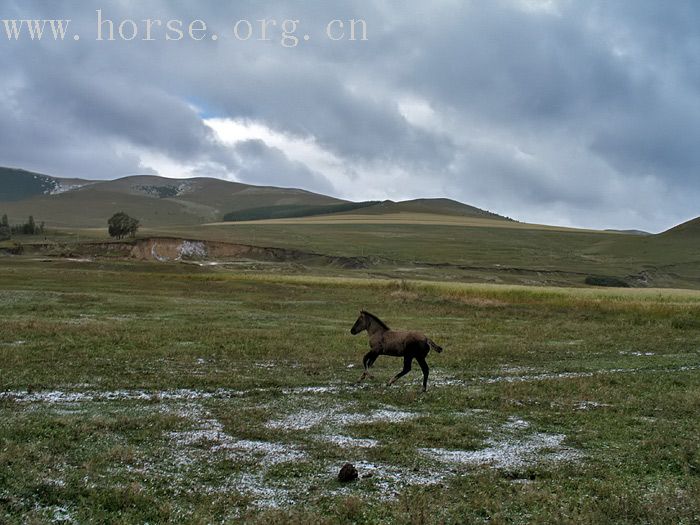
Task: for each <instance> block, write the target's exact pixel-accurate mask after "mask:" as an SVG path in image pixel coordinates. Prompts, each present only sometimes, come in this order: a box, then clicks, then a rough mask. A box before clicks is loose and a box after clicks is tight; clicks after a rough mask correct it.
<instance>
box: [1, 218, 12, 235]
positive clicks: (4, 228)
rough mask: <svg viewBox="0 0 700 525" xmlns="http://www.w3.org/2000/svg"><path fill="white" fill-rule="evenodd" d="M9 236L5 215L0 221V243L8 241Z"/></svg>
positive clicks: (10, 232)
mask: <svg viewBox="0 0 700 525" xmlns="http://www.w3.org/2000/svg"><path fill="white" fill-rule="evenodd" d="M11 236H12V231H11V230H10V221H8V220H7V214H6V213H5V214H4V215H3V216H2V219H1V220H0V241H4V240H5V239H9V238H10V237H11Z"/></svg>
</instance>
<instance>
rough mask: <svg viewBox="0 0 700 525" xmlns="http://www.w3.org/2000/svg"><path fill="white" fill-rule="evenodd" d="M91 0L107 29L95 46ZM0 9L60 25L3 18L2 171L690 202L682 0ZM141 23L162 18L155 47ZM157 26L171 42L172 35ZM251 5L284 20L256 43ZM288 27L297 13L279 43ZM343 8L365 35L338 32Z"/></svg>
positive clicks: (693, 131)
mask: <svg viewBox="0 0 700 525" xmlns="http://www.w3.org/2000/svg"><path fill="white" fill-rule="evenodd" d="M224 6H225V7H224ZM98 8H101V9H102V17H103V19H108V20H111V21H112V22H113V23H114V26H115V33H117V34H116V36H115V38H116V40H115V41H107V40H103V41H97V40H96V36H97V14H96V9H98ZM0 18H2V19H12V18H32V19H36V18H47V19H52V18H63V19H71V23H70V26H69V28H68V32H67V36H66V38H65V40H64V41H62V42H56V41H54V40H53V38H47V36H46V35H44V37H43V38H42V40H41V41H38V40H34V41H32V40H31V39H29V38H28V36H27V35H26V34H20V37H19V39H18V40H16V41H15V40H8V38H7V36H6V34H5V28H4V27H3V26H0V68H1V71H2V73H1V75H0V115H2V122H1V124H0V165H5V166H15V167H23V168H26V169H29V170H34V171H39V172H43V173H47V174H51V175H56V176H64V177H84V178H92V179H109V178H115V177H119V176H123V175H127V174H134V173H159V174H161V175H164V176H169V177H186V176H212V177H220V178H226V179H229V180H237V181H242V182H247V183H253V184H267V185H279V186H294V187H301V188H304V189H309V190H312V191H318V192H322V193H326V194H331V195H334V196H338V197H343V198H349V199H354V200H366V199H386V198H389V199H394V200H396V199H405V198H416V197H450V198H453V199H457V200H461V201H463V202H467V203H469V204H472V205H475V206H479V207H481V208H486V209H489V210H491V211H495V212H497V213H501V214H505V215H508V216H511V217H513V218H516V219H519V220H523V221H529V222H541V223H554V224H562V225H574V226H582V227H597V228H639V229H646V230H650V231H660V230H663V229H666V228H668V227H670V226H672V225H674V224H676V223H679V222H681V221H684V220H687V219H689V218H692V217H695V216H698V215H700V205H699V203H700V199H699V198H698V197H699V196H700V195H699V194H700V176H698V173H697V171H698V166H700V96H699V93H700V92H699V88H700V2H697V1H694V0H689V1H687V2H684V1H681V0H677V1H674V2H664V1H662V0H659V1H656V2H650V1H644V0H629V1H609V0H603V1H600V2H598V1H595V0H586V1H583V0H581V1H569V0H483V1H472V2H469V1H458V0H445V1H443V2H432V1H431V2H428V1H426V0H420V1H406V0H402V1H396V2H390V1H357V2H351V1H346V0H343V1H335V2H332V1H323V2H321V1H318V2H313V1H305V2H297V3H295V2H257V1H232V2H225V3H224V2H213V1H212V2H202V1H198V2H186V1H181V2H175V1H173V2H166V1H147V0H146V1H138V2H137V1H134V2H129V1H120V2H115V1H110V2H108V1H105V2H104V3H103V4H102V5H99V4H98V3H95V2H74V1H65V2H61V1H53V0H52V1H45V2H30V1H27V0H18V1H14V2H13V1H7V0H4V1H3V2H2V4H0ZM146 18H151V19H160V20H161V21H162V27H160V28H159V27H158V26H156V25H154V26H153V28H154V29H153V32H152V35H151V36H152V38H154V40H153V41H144V40H143V38H144V37H145V31H146V27H145V23H144V22H142V20H144V19H146ZM125 19H130V20H134V21H136V23H137V24H138V26H137V31H138V33H137V35H136V37H135V38H134V39H133V40H131V41H120V37H119V35H118V27H119V24H120V23H121V22H122V21H124V20H125ZM170 19H176V20H182V21H183V22H184V27H183V29H184V31H185V37H184V38H183V39H182V40H178V41H175V40H166V39H165V36H166V28H165V25H166V22H167V21H168V20H170ZM193 19H202V20H204V21H205V22H206V23H207V26H208V30H207V32H197V33H195V36H196V37H197V38H200V37H201V38H202V40H201V41H195V40H192V39H190V38H189V37H188V35H187V24H188V23H189V22H190V21H191V20H193ZM261 19H266V20H273V19H274V20H275V21H276V22H277V27H275V26H273V25H272V24H271V23H270V22H268V24H267V27H268V30H267V36H268V37H269V38H270V40H268V41H261V40H259V38H260V37H261V34H260V25H261V24H260V23H259V22H256V21H257V20H261ZM285 19H298V20H299V25H298V27H297V29H296V31H294V34H293V35H288V38H287V39H286V40H284V41H283V40H282V38H281V30H280V28H279V25H281V23H282V21H283V20H285ZM336 19H338V20H343V21H346V22H345V26H344V30H345V39H342V40H337V41H334V40H331V39H330V38H328V36H327V34H326V27H327V25H328V23H329V22H331V21H332V20H336ZM350 19H363V20H365V21H366V29H367V40H366V41H362V40H359V39H358V40H355V41H349V40H348V36H349V35H348V33H349V30H348V23H347V21H348V20H350ZM238 20H248V21H250V22H251V24H252V26H253V27H252V28H253V34H252V36H251V38H250V39H249V40H247V41H242V40H240V39H237V38H236V36H235V34H234V32H233V27H234V24H235V23H236V21H238ZM102 27H103V31H104V33H103V37H104V38H107V37H108V33H107V31H108V28H107V26H105V25H103V26H102ZM356 27H357V29H358V34H357V35H356V36H357V37H359V36H361V26H356ZM289 28H290V26H287V29H289ZM123 29H124V31H123V33H124V35H125V36H126V37H130V36H132V30H133V25H131V24H130V23H127V24H126V25H124V26H123ZM238 29H239V33H238V35H239V37H244V36H246V35H245V33H246V29H247V26H246V25H245V24H244V23H243V24H240V25H239V26H238ZM331 29H332V31H331V35H332V36H333V37H334V38H338V37H339V36H340V34H341V30H340V27H339V25H338V24H337V23H336V24H335V25H333V26H332V28H331ZM47 32H49V31H48V30H47ZM290 33H291V31H290ZM169 34H170V36H171V37H177V34H175V33H173V32H170V33H169ZM74 35H78V36H79V37H80V38H79V40H75V38H74ZM214 35H216V39H214V38H212V37H213V36H214ZM304 35H308V37H309V38H308V40H304V38H303V37H304ZM292 37H297V38H298V44H297V45H296V46H294V47H285V46H284V45H283V43H284V44H288V45H289V44H292V43H294V39H293V38H292Z"/></svg>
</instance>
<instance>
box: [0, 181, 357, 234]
mask: <svg viewBox="0 0 700 525" xmlns="http://www.w3.org/2000/svg"><path fill="white" fill-rule="evenodd" d="M15 171H16V170H15ZM8 173H9V172H8ZM3 180H4V179H3ZM7 180H9V181H11V182H13V184H12V185H11V188H13V189H12V191H10V190H6V192H5V193H6V195H5V198H3V199H0V213H7V214H8V215H9V217H10V220H11V221H12V222H19V221H20V220H25V219H26V217H27V216H28V215H34V216H35V217H36V218H37V220H41V221H45V222H46V224H47V225H48V226H49V227H64V228H71V227H78V228H87V227H102V226H104V225H105V224H106V222H107V219H108V218H109V217H110V216H111V215H112V214H114V213H116V212H118V211H124V212H126V213H128V214H129V215H132V216H134V217H136V218H138V219H139V220H140V221H141V223H142V224H143V225H144V226H167V225H176V224H177V225H194V224H201V223H205V222H212V221H217V220H221V219H222V218H223V216H224V215H225V214H226V213H231V212H236V211H240V210H244V209H249V208H263V207H276V206H299V207H304V206H311V207H313V206H331V205H335V204H342V203H345V202H346V201H342V200H340V199H336V198H333V197H327V196H325V195H320V194H316V193H312V192H308V191H304V190H300V189H295V188H275V187H265V186H251V185H248V184H241V183H236V182H229V181H224V180H220V179H212V178H203V177H202V178H192V179H168V178H165V177H157V176H150V175H138V176H130V177H124V178H121V179H117V180H113V181H97V182H93V183H90V184H89V185H85V186H83V187H76V188H73V189H70V190H69V191H63V192H61V193H57V192H56V191H55V189H56V188H63V189H68V188H69V186H68V182H73V181H68V180H67V179H55V178H53V177H47V176H41V175H37V174H32V173H29V172H17V173H15V172H13V173H10V174H9V175H7ZM56 181H58V182H56ZM62 181H63V182H62ZM83 182H87V181H83ZM3 186H4V185H3ZM10 197H12V198H10ZM3 201H4V202H3Z"/></svg>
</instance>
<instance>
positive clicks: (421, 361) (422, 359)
mask: <svg viewBox="0 0 700 525" xmlns="http://www.w3.org/2000/svg"><path fill="white" fill-rule="evenodd" d="M416 361H418V364H419V365H420V369H421V370H423V392H425V391H426V390H427V389H428V374H429V373H430V367H428V363H426V362H425V357H416Z"/></svg>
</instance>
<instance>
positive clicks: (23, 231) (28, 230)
mask: <svg viewBox="0 0 700 525" xmlns="http://www.w3.org/2000/svg"><path fill="white" fill-rule="evenodd" d="M5 219H6V217H5V216H3V218H2V224H3V225H4V224H5ZM0 227H2V226H0ZM8 227H9V229H10V232H11V233H13V234H17V235H38V234H40V233H44V223H43V222H42V223H41V225H39V226H37V224H36V222H35V221H34V216H33V215H30V216H29V220H27V222H25V223H24V224H15V225H13V226H9V223H8Z"/></svg>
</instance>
